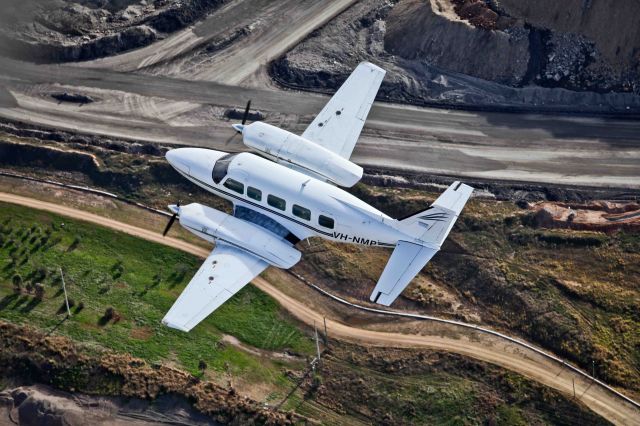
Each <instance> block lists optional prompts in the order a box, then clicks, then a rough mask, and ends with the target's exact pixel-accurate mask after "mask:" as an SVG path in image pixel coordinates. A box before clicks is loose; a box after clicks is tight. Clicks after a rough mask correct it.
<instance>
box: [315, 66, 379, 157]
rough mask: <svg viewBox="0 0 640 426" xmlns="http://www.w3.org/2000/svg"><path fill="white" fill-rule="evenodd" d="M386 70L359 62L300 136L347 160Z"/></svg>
mask: <svg viewBox="0 0 640 426" xmlns="http://www.w3.org/2000/svg"><path fill="white" fill-rule="evenodd" d="M385 73H386V71H385V70H383V69H382V68H380V67H378V66H375V65H373V64H371V63H369V62H362V63H361V64H360V65H358V67H357V68H356V69H355V70H354V71H353V72H352V73H351V75H350V76H349V78H347V80H346V81H345V82H344V83H343V84H342V86H340V89H338V91H337V92H336V93H335V94H334V95H333V97H332V98H331V100H329V102H328V103H327V105H325V107H324V108H323V109H322V111H320V114H318V116H317V117H316V118H315V120H313V122H312V123H311V124H310V125H309V127H307V129H306V130H305V131H304V133H303V134H302V137H303V138H305V139H308V140H310V141H312V142H314V143H317V144H318V145H321V146H323V147H324V148H326V149H328V150H330V151H332V152H335V153H336V154H338V155H340V156H341V157H344V158H346V159H349V157H351V153H352V152H353V148H354V147H355V145H356V142H357V141H358V137H359V136H360V132H361V131H362V127H363V126H364V122H365V120H366V119H367V115H368V114H369V110H370V109H371V105H372V104H373V101H374V99H375V97H376V94H377V93H378V89H379V88H380V84H381V83H382V79H383V78H384V75H385Z"/></svg>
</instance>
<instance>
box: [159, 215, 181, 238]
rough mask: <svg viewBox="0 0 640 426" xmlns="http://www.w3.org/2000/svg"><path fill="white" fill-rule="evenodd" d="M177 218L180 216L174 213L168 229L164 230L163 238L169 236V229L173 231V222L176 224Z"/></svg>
mask: <svg viewBox="0 0 640 426" xmlns="http://www.w3.org/2000/svg"><path fill="white" fill-rule="evenodd" d="M177 216H178V215H177V214H176V213H174V214H173V216H171V219H169V223H167V227H166V228H164V232H163V233H162V236H163V237H164V236H165V235H167V232H169V229H171V225H173V222H175V220H176V217H177Z"/></svg>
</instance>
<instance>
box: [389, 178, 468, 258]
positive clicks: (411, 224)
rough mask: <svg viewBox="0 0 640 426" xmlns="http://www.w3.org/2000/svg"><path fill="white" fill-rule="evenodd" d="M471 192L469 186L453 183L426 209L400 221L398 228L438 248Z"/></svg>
mask: <svg viewBox="0 0 640 426" xmlns="http://www.w3.org/2000/svg"><path fill="white" fill-rule="evenodd" d="M472 192H473V188H472V187H470V186H469V185H465V184H464V183H462V182H454V183H452V184H451V186H449V188H447V190H446V191H444V192H443V193H442V194H440V196H439V197H438V199H437V200H436V201H434V202H433V204H431V206H430V207H429V208H428V209H426V210H423V211H421V212H419V213H416V214H414V215H413V216H410V217H408V218H406V219H403V220H401V221H400V222H399V223H398V225H399V228H400V229H401V230H402V231H404V232H405V233H407V234H408V235H413V236H414V237H415V238H418V239H420V240H422V241H424V242H425V243H427V244H428V245H430V246H435V247H436V248H440V246H441V245H442V243H443V242H444V240H445V239H446V238H447V235H449V232H450V231H451V228H453V225H454V224H455V223H456V220H457V219H458V215H459V214H460V212H461V211H462V208H463V207H464V205H465V204H466V203H467V200H468V199H469V197H471V193H472Z"/></svg>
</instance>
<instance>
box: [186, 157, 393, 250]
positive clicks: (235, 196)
mask: <svg viewBox="0 0 640 426" xmlns="http://www.w3.org/2000/svg"><path fill="white" fill-rule="evenodd" d="M176 170H178V173H180V174H181V175H182V176H184V177H185V178H187V179H188V180H191V181H196V182H199V183H201V184H202V185H204V186H206V187H207V188H211V189H212V190H213V191H215V192H219V193H221V194H225V195H227V196H229V197H231V198H235V199H237V200H240V201H243V202H245V203H247V204H250V205H252V206H254V207H257V208H259V209H262V210H265V211H267V212H269V213H273V214H275V215H277V216H280V217H283V218H285V219H287V220H289V221H291V222H293V223H296V224H298V225H300V226H304V227H305V228H309V229H311V230H312V231H315V232H317V233H319V234H322V235H326V236H328V237H331V238H333V239H334V240H338V239H337V238H336V236H335V234H334V233H333V232H326V231H322V230H320V229H317V228H314V227H313V226H311V225H309V224H306V223H304V222H300V221H298V220H295V219H292V218H290V217H289V216H287V215H284V214H282V213H280V212H277V211H275V210H271V209H268V208H266V207H264V206H263V205H261V204H257V203H254V202H253V201H249V200H246V199H244V198H242V197H240V196H238V195H236V194H232V193H230V192H227V191H223V190H221V189H219V188H216V187H215V186H212V185H209V184H208V183H206V182H203V181H201V180H200V179H197V178H194V177H193V176H189V175H187V174H185V173H184V172H182V170H179V169H176ZM296 238H297V237H296ZM287 241H289V242H291V243H293V241H292V240H289V239H287ZM296 243H297V242H296ZM296 243H293V244H294V245H295V244H296ZM377 245H378V247H395V245H393V244H387V243H381V242H378V244H377Z"/></svg>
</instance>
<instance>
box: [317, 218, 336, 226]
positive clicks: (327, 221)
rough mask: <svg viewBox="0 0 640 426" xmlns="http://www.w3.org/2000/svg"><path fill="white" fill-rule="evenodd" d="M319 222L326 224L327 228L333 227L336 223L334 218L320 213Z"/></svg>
mask: <svg viewBox="0 0 640 426" xmlns="http://www.w3.org/2000/svg"><path fill="white" fill-rule="evenodd" d="M318 223H319V224H320V226H324V227H325V228H329V229H333V227H334V225H335V223H334V221H333V219H332V218H330V217H327V216H324V215H320V216H318Z"/></svg>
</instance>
